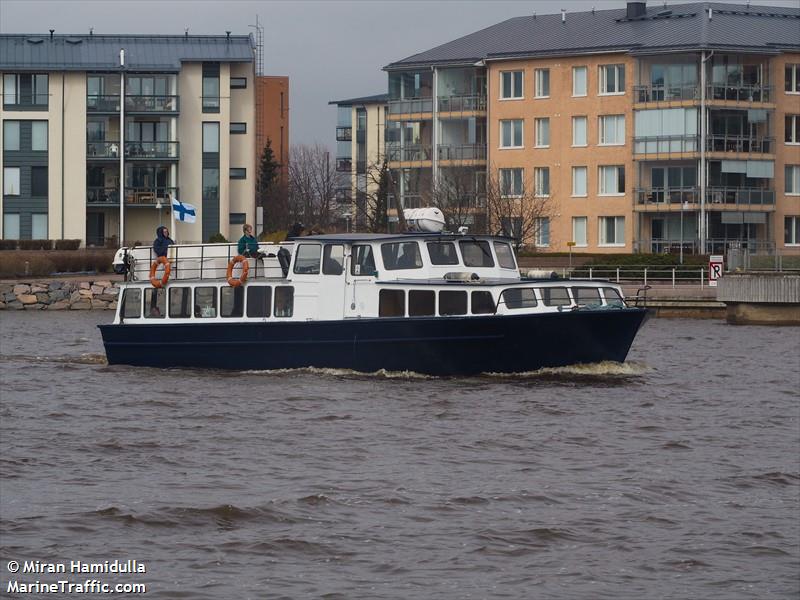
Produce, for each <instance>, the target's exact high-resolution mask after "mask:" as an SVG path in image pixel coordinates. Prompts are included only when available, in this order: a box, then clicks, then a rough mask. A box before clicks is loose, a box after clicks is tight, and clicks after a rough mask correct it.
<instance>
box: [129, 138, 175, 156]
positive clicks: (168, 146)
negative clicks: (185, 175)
mask: <svg viewBox="0 0 800 600" xmlns="http://www.w3.org/2000/svg"><path fill="white" fill-rule="evenodd" d="M125 158H130V159H134V160H136V159H152V158H178V142H125Z"/></svg>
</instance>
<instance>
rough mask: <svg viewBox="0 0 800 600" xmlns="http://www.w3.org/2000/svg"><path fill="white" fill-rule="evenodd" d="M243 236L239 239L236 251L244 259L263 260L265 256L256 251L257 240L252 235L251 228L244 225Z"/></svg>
mask: <svg viewBox="0 0 800 600" xmlns="http://www.w3.org/2000/svg"><path fill="white" fill-rule="evenodd" d="M242 231H243V232H244V235H243V236H242V237H240V238H239V245H238V246H237V251H238V252H239V254H241V255H242V256H244V257H246V258H256V259H258V258H264V257H265V256H266V254H264V253H263V252H259V251H258V240H257V239H256V238H255V236H254V235H253V226H252V225H249V224H247V223H245V224H244V225H243V226H242Z"/></svg>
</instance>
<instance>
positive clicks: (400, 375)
mask: <svg viewBox="0 0 800 600" xmlns="http://www.w3.org/2000/svg"><path fill="white" fill-rule="evenodd" d="M242 373H243V374H246V375H267V376H283V375H297V374H302V373H306V374H308V375H324V376H327V377H346V378H347V379H373V378H374V379H441V378H440V377H436V376H434V375H426V374H424V373H417V372H415V371H387V370H386V369H381V370H380V371H374V372H372V373H363V372H361V371H354V370H352V369H331V368H323V367H303V368H299V369H272V370H250V371H242Z"/></svg>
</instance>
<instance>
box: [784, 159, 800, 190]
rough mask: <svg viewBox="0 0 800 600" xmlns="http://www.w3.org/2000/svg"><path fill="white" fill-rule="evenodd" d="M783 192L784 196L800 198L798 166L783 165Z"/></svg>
mask: <svg viewBox="0 0 800 600" xmlns="http://www.w3.org/2000/svg"><path fill="white" fill-rule="evenodd" d="M790 184H791V187H790ZM783 190H784V191H783V193H784V195H786V196H800V165H784V177H783Z"/></svg>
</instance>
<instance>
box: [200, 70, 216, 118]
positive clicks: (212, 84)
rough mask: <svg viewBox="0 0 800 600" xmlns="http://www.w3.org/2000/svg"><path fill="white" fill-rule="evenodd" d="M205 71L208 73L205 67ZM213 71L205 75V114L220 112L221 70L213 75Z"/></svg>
mask: <svg viewBox="0 0 800 600" xmlns="http://www.w3.org/2000/svg"><path fill="white" fill-rule="evenodd" d="M203 70H204V71H206V67H205V65H204V66H203ZM210 71H212V69H209V71H208V72H204V73H203V112H204V113H218V112H219V70H217V72H216V74H213V73H211V72H210Z"/></svg>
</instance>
